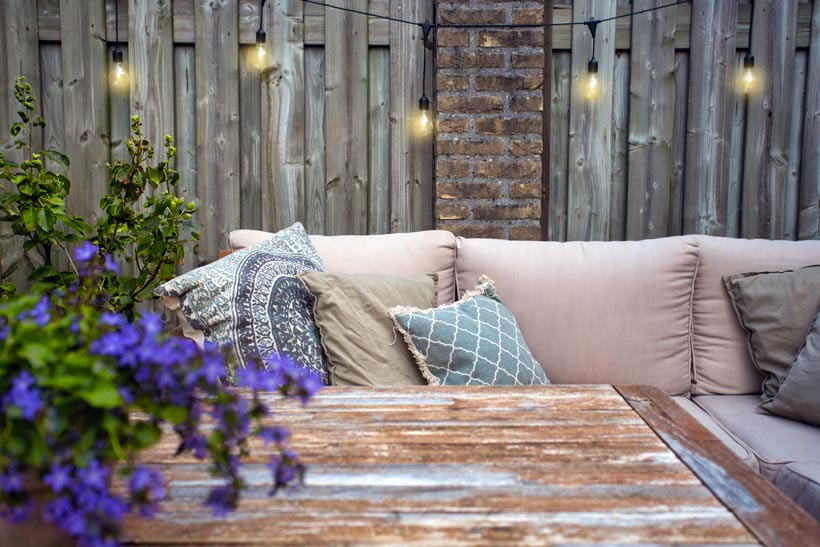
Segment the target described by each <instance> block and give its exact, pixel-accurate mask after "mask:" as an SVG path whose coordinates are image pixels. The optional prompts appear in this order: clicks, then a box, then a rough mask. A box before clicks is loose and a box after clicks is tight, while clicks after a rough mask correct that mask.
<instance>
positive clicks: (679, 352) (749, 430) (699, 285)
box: [230, 230, 820, 520]
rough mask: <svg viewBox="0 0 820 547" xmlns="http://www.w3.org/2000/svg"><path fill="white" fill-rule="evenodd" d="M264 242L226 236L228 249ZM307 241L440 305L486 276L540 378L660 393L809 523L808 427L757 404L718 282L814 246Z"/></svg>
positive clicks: (333, 262) (818, 440)
mask: <svg viewBox="0 0 820 547" xmlns="http://www.w3.org/2000/svg"><path fill="white" fill-rule="evenodd" d="M270 236H271V234H270V233H267V232H260V231H254V230H237V231H234V232H232V233H231V236H230V239H231V248H232V250H234V251H235V250H238V249H241V248H244V247H247V246H249V245H252V244H255V243H259V242H261V241H264V240H265V239H267V238H269V237H270ZM311 241H312V243H313V244H314V246H315V248H316V250H317V251H318V253H319V255H320V256H321V257H322V259H323V260H324V262H325V264H326V266H327V268H328V271H330V272H336V273H354V272H365V273H384V274H394V275H412V274H421V273H432V272H435V273H437V274H438V293H437V300H438V303H439V304H444V303H448V302H452V301H453V300H454V299H457V297H458V296H459V295H461V294H463V293H464V292H465V291H467V290H469V289H471V288H472V287H473V286H475V284H476V282H477V281H478V279H479V277H480V276H482V275H487V276H488V277H489V278H491V279H492V280H494V281H495V284H496V287H497V289H498V293H499V295H500V296H501V298H502V299H503V300H504V302H505V304H506V305H507V306H508V308H509V309H510V310H511V311H512V313H513V314H514V315H515V317H516V319H517V321H518V323H519V326H520V328H521V330H522V332H523V334H524V337H525V338H526V341H527V344H528V345H529V347H530V349H531V350H532V352H533V355H534V357H535V358H536V359H537V360H538V362H539V363H540V364H541V365H542V367H543V368H544V370H545V371H546V373H547V376H548V377H549V379H550V381H551V382H552V383H554V384H649V385H654V386H658V387H660V388H662V389H663V390H664V391H666V392H667V393H668V394H669V395H671V396H673V398H674V400H675V401H677V403H678V404H680V405H681V407H683V408H684V409H685V410H686V411H687V412H689V413H690V414H691V415H692V416H694V417H695V418H696V419H697V420H698V421H699V422H700V423H702V424H703V425H704V426H705V427H706V428H708V429H709V430H710V431H711V432H712V433H714V434H715V435H716V436H717V437H718V438H719V439H720V440H722V441H723V442H724V443H725V444H726V445H727V446H728V447H729V448H730V449H731V450H732V451H733V452H734V453H735V454H736V455H737V456H738V457H739V458H740V459H742V460H743V461H744V462H745V463H746V464H747V465H748V466H749V467H752V468H753V469H754V470H756V471H757V472H759V473H760V474H761V475H762V476H763V477H765V478H766V479H768V480H769V481H772V482H773V483H774V484H775V485H776V486H777V487H778V488H779V489H780V490H782V491H783V492H784V493H785V494H786V495H788V496H789V497H790V498H792V499H793V500H794V501H795V502H796V503H797V504H798V505H800V506H801V507H803V508H804V509H805V510H806V511H807V512H809V513H810V514H812V515H813V516H814V517H815V518H817V519H818V520H820V428H818V427H815V426H812V425H809V424H806V423H803V422H798V421H793V420H789V419H786V418H782V417H779V416H775V415H773V414H768V413H766V412H764V411H759V410H757V406H758V403H759V402H760V393H761V382H762V378H763V377H762V376H761V374H760V373H758V372H757V370H756V369H755V367H754V365H753V363H752V361H751V358H750V353H749V349H748V345H747V344H748V342H747V334H746V332H745V331H744V330H743V329H742V328H741V326H740V324H739V322H738V317H737V315H736V313H735V311H734V309H733V307H732V305H731V303H730V300H729V297H728V295H727V291H726V288H725V287H724V282H723V276H725V275H729V274H737V273H747V272H772V271H783V270H791V269H795V268H800V267H804V266H808V265H813V264H820V241H799V242H793V241H768V240H743V239H732V238H722V237H710V236H680V237H669V238H661V239H654V240H645V241H612V242H567V243H557V242H529V241H502V240H489V239H468V238H463V237H454V236H453V235H452V234H451V233H450V232H447V231H425V232H416V233H406V234H389V235H370V236H311ZM818 396H819V397H820V393H818Z"/></svg>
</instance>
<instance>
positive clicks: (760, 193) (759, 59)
mask: <svg viewBox="0 0 820 547" xmlns="http://www.w3.org/2000/svg"><path fill="white" fill-rule="evenodd" d="M796 32H797V2H781V1H780V0H757V1H756V2H755V3H754V11H753V15H752V36H751V51H752V54H753V55H754V56H755V66H756V67H759V68H758V74H761V75H762V77H761V78H760V80H761V81H760V83H759V84H758V89H757V90H755V91H754V92H752V93H751V94H750V96H749V99H748V103H747V108H748V124H747V128H748V129H747V132H746V154H745V157H744V162H743V210H742V213H741V234H742V235H743V237H750V238H753V237H763V238H774V239H781V238H783V236H784V235H785V229H786V219H785V213H786V203H785V199H786V194H785V187H786V179H787V178H788V166H789V157H788V155H789V131H790V128H791V115H792V108H791V107H792V86H793V85H794V52H795V45H794V43H795V40H794V38H795V34H796Z"/></svg>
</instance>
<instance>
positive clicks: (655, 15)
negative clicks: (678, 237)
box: [626, 0, 677, 239]
mask: <svg viewBox="0 0 820 547" xmlns="http://www.w3.org/2000/svg"><path fill="white" fill-rule="evenodd" d="M665 3H666V1H665V0H635V1H634V2H633V3H632V7H633V9H635V10H643V9H649V8H655V7H658V6H661V5H663V4H665ZM676 19H677V9H676V8H666V9H661V10H657V11H650V12H647V13H641V14H638V15H634V16H633V17H632V49H631V50H630V54H631V56H632V71H631V72H632V77H631V79H630V81H629V94H630V105H629V208H628V213H627V230H626V235H627V239H647V238H655V237H663V236H665V235H667V228H668V226H669V200H670V187H671V182H672V128H673V125H672V122H673V120H674V115H675V21H676Z"/></svg>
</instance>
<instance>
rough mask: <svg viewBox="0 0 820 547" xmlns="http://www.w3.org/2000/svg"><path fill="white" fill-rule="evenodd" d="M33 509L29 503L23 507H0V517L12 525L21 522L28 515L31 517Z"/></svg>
mask: <svg viewBox="0 0 820 547" xmlns="http://www.w3.org/2000/svg"><path fill="white" fill-rule="evenodd" d="M33 508H34V506H33V504H32V502H31V501H29V502H28V503H25V504H23V505H12V506H3V505H0V517H3V518H4V519H6V520H8V521H9V522H11V523H12V524H14V523H17V522H23V521H24V520H26V519H27V518H28V517H29V515H31V512H32V509H33Z"/></svg>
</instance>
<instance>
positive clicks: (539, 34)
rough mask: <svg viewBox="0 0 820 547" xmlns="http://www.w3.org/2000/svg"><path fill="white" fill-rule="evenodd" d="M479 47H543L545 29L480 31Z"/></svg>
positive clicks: (477, 43) (477, 42) (477, 41)
mask: <svg viewBox="0 0 820 547" xmlns="http://www.w3.org/2000/svg"><path fill="white" fill-rule="evenodd" d="M476 45H477V46H478V47H522V46H527V47H543V46H544V31H543V30H540V29H537V30H493V31H489V30H485V31H481V32H479V33H478V36H477V40H476Z"/></svg>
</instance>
